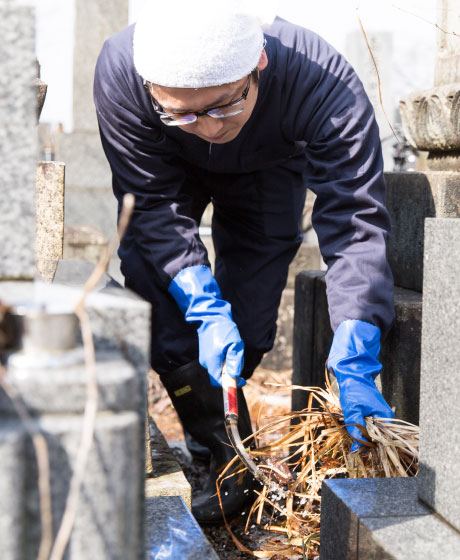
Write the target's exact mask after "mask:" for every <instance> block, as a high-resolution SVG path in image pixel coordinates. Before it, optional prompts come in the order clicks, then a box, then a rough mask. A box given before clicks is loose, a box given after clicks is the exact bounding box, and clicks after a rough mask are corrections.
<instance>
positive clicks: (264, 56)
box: [257, 49, 268, 72]
mask: <svg viewBox="0 0 460 560" xmlns="http://www.w3.org/2000/svg"><path fill="white" fill-rule="evenodd" d="M267 65H268V57H267V53H266V52H265V49H262V54H261V55H260V58H259V62H258V64H257V70H259V72H261V71H262V70H265V68H267Z"/></svg>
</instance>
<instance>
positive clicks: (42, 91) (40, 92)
mask: <svg viewBox="0 0 460 560" xmlns="http://www.w3.org/2000/svg"><path fill="white" fill-rule="evenodd" d="M35 86H36V88H37V121H38V120H39V119H40V115H41V114H42V109H43V105H44V104H45V97H46V91H47V89H48V86H47V85H46V84H45V82H42V81H41V80H40V79H39V78H36V79H35Z"/></svg>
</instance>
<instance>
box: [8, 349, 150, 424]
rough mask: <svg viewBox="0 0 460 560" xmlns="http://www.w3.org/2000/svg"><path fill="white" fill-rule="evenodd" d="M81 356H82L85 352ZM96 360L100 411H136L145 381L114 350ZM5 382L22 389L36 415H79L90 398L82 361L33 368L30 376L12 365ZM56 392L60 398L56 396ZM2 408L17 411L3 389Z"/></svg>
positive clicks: (12, 411) (26, 402) (26, 400)
mask: <svg viewBox="0 0 460 560" xmlns="http://www.w3.org/2000/svg"><path fill="white" fill-rule="evenodd" d="M81 357H82V359H83V354H82V355H81ZM96 361H97V363H96V378H97V383H98V388H99V402H98V410H100V411H111V412H120V411H123V410H135V411H137V408H138V406H139V400H140V399H139V395H143V389H144V384H143V383H142V380H140V379H139V376H138V375H137V374H136V371H135V370H134V368H133V367H132V365H131V364H129V363H127V362H124V361H123V360H122V356H121V354H119V353H117V352H115V351H113V352H110V353H107V352H99V353H98V354H97V356H96ZM6 381H7V382H8V383H9V384H10V385H11V386H13V387H15V388H16V389H17V391H19V393H20V394H21V398H22V401H23V402H24V404H25V405H26V406H27V409H28V411H29V412H30V413H31V414H34V415H40V414H66V413H68V414H72V413H74V414H78V413H81V412H82V411H83V409H84V406H85V402H86V399H87V389H86V384H87V380H86V371H85V368H84V367H83V360H82V362H81V363H79V364H74V365H71V366H65V367H64V366H63V367H56V368H43V369H41V368H36V369H35V368H34V374H33V375H32V374H31V375H30V376H29V377H27V378H25V377H24V371H23V369H22V368H21V367H17V366H15V365H14V364H13V365H11V364H9V366H8V374H7V376H6ZM57 394H58V395H59V398H56V395H57ZM0 411H1V412H2V413H7V414H10V415H14V413H15V412H14V408H13V406H12V404H11V402H10V400H9V399H8V398H7V397H6V395H5V394H4V393H3V392H1V393H0Z"/></svg>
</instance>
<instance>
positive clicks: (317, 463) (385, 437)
mask: <svg viewBox="0 0 460 560" xmlns="http://www.w3.org/2000/svg"><path fill="white" fill-rule="evenodd" d="M326 384H327V389H321V388H318V387H307V388H306V387H298V386H292V387H290V389H300V390H306V391H308V392H309V399H308V406H307V408H305V409H304V410H302V411H300V412H293V413H291V414H287V415H284V416H282V417H279V418H276V419H273V420H272V421H271V422H269V423H268V424H266V425H264V426H263V427H260V428H259V429H257V431H256V432H255V437H256V439H257V443H258V447H257V449H254V450H250V455H251V457H252V458H253V460H254V461H255V462H256V463H257V465H258V467H259V468H260V469H261V470H263V471H264V472H265V473H266V474H267V475H268V476H269V477H270V478H271V479H272V480H273V481H275V482H276V486H277V487H278V489H275V490H274V489H273V488H274V486H275V485H274V486H272V487H271V488H270V489H269V488H267V487H264V488H262V489H261V490H260V491H257V492H256V493H257V499H256V500H255V502H254V504H253V505H252V507H251V509H250V511H249V514H248V517H247V521H246V532H247V533H250V531H251V527H254V526H255V525H258V526H263V527H264V529H266V530H267V531H271V532H275V533H282V534H284V535H285V536H286V537H287V543H288V544H287V545H286V546H283V547H281V548H280V547H274V548H272V549H270V550H256V551H252V550H249V549H248V548H247V547H245V546H244V545H243V544H242V543H241V542H240V541H239V540H238V539H237V538H236V537H235V535H234V534H233V533H232V531H231V528H230V526H229V525H228V523H227V521H226V525H227V529H228V530H229V531H230V533H231V535H232V538H233V540H234V542H235V544H236V546H237V547H238V548H239V550H241V551H244V552H246V553H250V554H252V555H253V556H255V557H257V558H270V557H272V556H273V554H275V553H276V554H290V553H293V552H297V553H299V554H303V557H304V558H318V552H319V534H320V531H319V530H320V510H321V484H322V482H323V480H324V479H325V478H337V477H341V478H360V477H364V478H366V477H395V476H396V477H398V476H415V475H416V474H417V470H418V447H419V446H418V443H419V428H418V427H417V426H414V425H413V424H409V423H407V422H404V421H402V420H395V419H393V420H387V419H380V418H379V419H377V418H366V428H367V430H362V431H363V437H364V438H366V439H367V442H366V445H365V448H364V452H362V453H350V448H351V445H352V443H353V440H352V438H351V437H350V436H349V434H348V432H347V430H346V428H345V425H344V421H343V414H342V410H341V406H340V401H339V399H338V396H337V394H336V392H335V391H334V390H333V389H332V387H331V385H330V383H329V379H328V378H327V375H326ZM244 470H245V467H244V465H242V464H240V463H239V459H238V458H237V457H235V459H233V461H232V462H231V463H229V465H228V466H227V468H226V469H225V471H223V472H222V474H221V476H220V477H219V479H218V491H219V485H220V484H221V482H222V481H223V480H224V479H225V478H227V477H232V476H235V475H236V474H237V473H241V472H244ZM228 473H231V474H228Z"/></svg>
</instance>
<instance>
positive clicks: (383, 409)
mask: <svg viewBox="0 0 460 560" xmlns="http://www.w3.org/2000/svg"><path fill="white" fill-rule="evenodd" d="M379 353H380V329H379V328H378V327H376V326H375V325H372V324H370V323H366V322H364V321H358V320H347V321H344V322H343V323H340V325H339V326H338V328H337V330H336V332H335V335H334V339H333V341H332V346H331V350H330V353H329V358H328V360H327V366H328V368H332V370H333V372H334V374H335V376H336V378H337V383H338V385H339V389H340V403H341V405H342V411H343V416H344V421H345V424H346V426H347V430H348V432H349V434H350V435H351V436H352V438H353V439H354V440H355V441H354V443H353V445H352V448H351V451H354V452H355V451H358V447H359V446H361V444H360V443H359V442H358V441H357V440H363V439H365V438H364V436H363V435H362V433H361V430H360V429H359V428H358V427H357V426H356V425H355V424H359V425H361V426H364V427H365V425H366V423H365V421H364V418H365V417H366V416H373V417H375V418H394V413H393V411H392V410H391V408H390V407H389V406H388V404H387V403H386V401H385V399H384V398H383V396H382V394H381V393H380V391H379V390H378V389H377V387H376V385H375V382H374V379H375V378H376V376H377V375H378V373H379V372H380V370H381V369H382V365H381V364H380V362H379V360H378V356H379Z"/></svg>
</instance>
